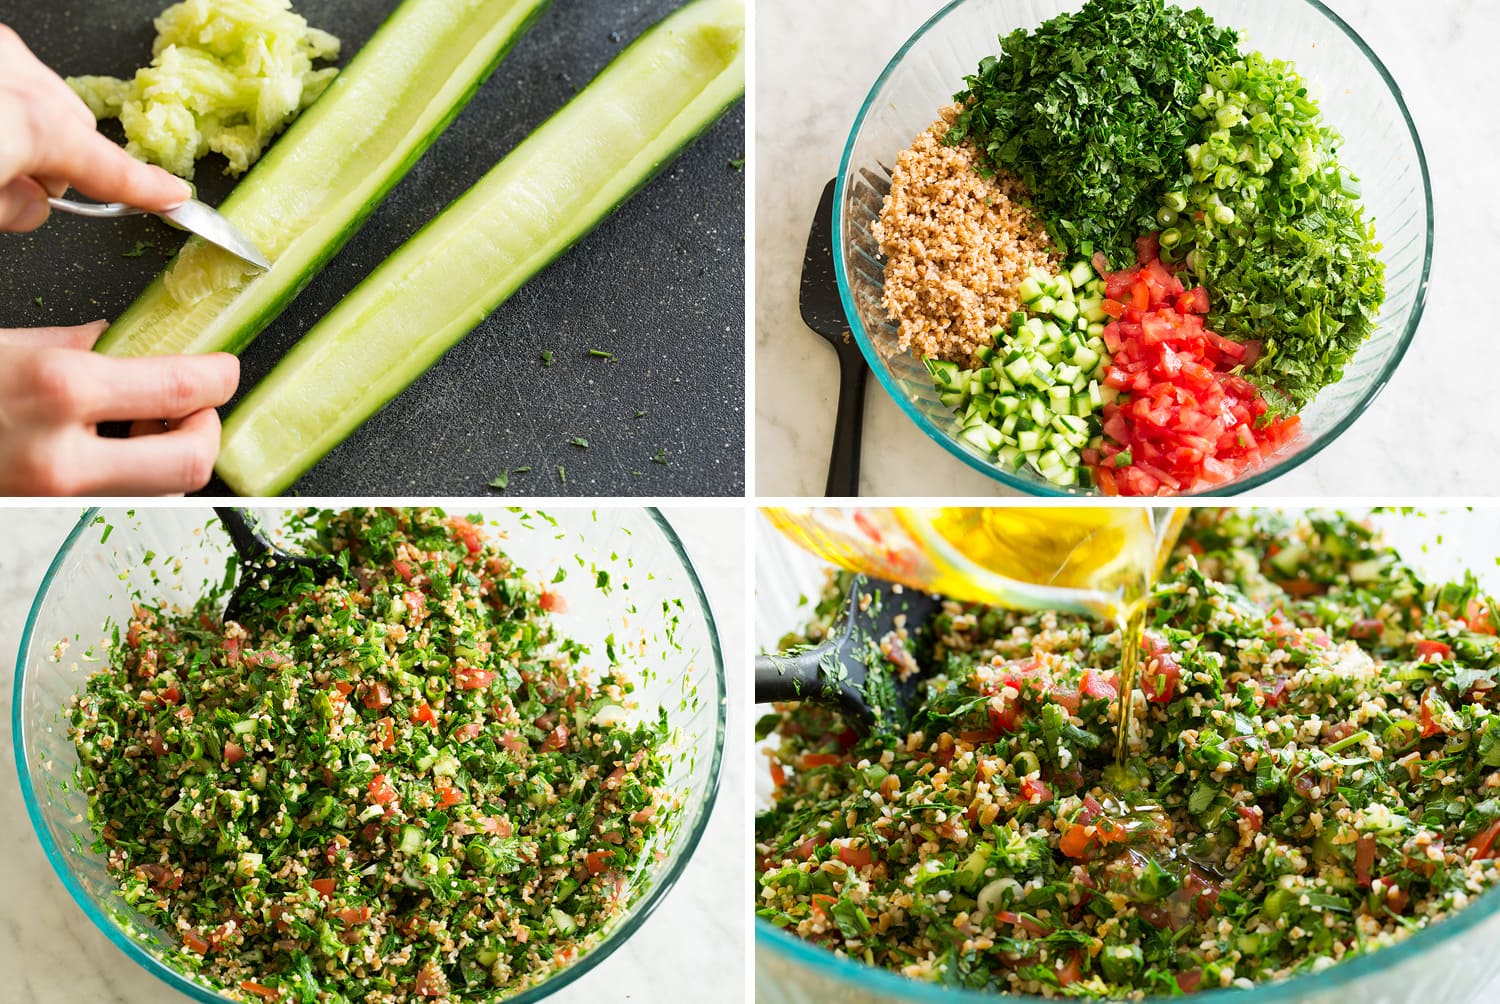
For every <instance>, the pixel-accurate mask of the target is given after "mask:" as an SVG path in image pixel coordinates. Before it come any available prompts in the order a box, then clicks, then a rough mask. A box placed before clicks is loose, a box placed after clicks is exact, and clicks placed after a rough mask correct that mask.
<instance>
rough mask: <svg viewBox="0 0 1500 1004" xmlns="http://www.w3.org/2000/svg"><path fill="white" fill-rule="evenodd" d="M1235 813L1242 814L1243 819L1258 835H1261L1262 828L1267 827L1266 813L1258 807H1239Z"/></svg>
mask: <svg viewBox="0 0 1500 1004" xmlns="http://www.w3.org/2000/svg"><path fill="white" fill-rule="evenodd" d="M1235 811H1237V812H1238V813H1239V814H1240V818H1241V819H1243V820H1244V821H1245V822H1246V823H1248V824H1249V826H1250V829H1251V830H1252V831H1254V832H1256V833H1259V832H1260V828H1261V827H1262V826H1264V825H1265V822H1266V817H1265V813H1264V812H1262V811H1261V808H1260V806H1258V805H1237V806H1235Z"/></svg>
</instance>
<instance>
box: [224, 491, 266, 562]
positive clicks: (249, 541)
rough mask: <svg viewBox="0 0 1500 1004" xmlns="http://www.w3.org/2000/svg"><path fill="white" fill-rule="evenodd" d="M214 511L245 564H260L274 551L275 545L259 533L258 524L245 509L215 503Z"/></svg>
mask: <svg viewBox="0 0 1500 1004" xmlns="http://www.w3.org/2000/svg"><path fill="white" fill-rule="evenodd" d="M214 512H216V513H218V514H219V522H220V523H221V524H222V525H223V527H224V532H225V533H227V534H229V539H230V541H232V542H233V543H234V550H235V552H236V553H237V554H239V556H240V560H242V561H244V562H245V563H246V564H260V563H262V562H263V561H264V560H265V559H266V558H267V557H269V556H270V555H272V554H275V553H276V545H275V544H272V543H271V542H270V540H268V539H267V538H266V535H265V534H263V533H261V531H260V524H258V523H257V522H256V521H255V519H254V517H252V516H251V515H250V514H249V513H248V512H246V511H245V510H243V509H240V508H237V507H235V506H218V505H216V506H214Z"/></svg>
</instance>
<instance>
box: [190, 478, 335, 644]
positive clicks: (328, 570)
mask: <svg viewBox="0 0 1500 1004" xmlns="http://www.w3.org/2000/svg"><path fill="white" fill-rule="evenodd" d="M214 512H216V513H218V514H219V522H220V523H221V524H223V526H224V532H225V533H227V534H229V539H230V541H232V542H233V544H234V550H235V553H236V554H238V555H239V558H240V580H239V583H238V584H236V585H235V587H234V592H233V593H230V594H229V602H228V603H227V604H226V605H225V607H224V619H225V620H226V621H235V622H236V623H239V624H246V625H248V624H249V622H250V621H251V620H252V619H254V618H256V617H258V616H260V614H261V613H262V610H263V604H262V603H261V602H260V600H261V598H262V597H263V596H264V595H265V594H267V593H270V594H272V595H276V596H280V595H283V594H284V593H285V592H286V590H285V589H284V588H281V587H283V586H285V585H286V584H288V583H289V582H293V581H303V582H314V583H318V584H322V583H324V582H327V581H328V580H329V579H330V578H334V577H336V576H339V575H341V574H343V573H342V571H341V570H340V568H339V563H338V562H337V561H335V560H334V559H333V558H329V557H327V556H324V555H317V556H309V555H301V554H292V553H291V552H289V551H284V550H282V549H281V548H280V547H277V546H276V544H274V543H273V542H272V541H271V539H270V538H269V537H267V536H266V535H265V533H264V532H262V531H261V528H260V525H259V524H258V523H257V522H256V521H255V519H254V518H253V517H252V516H251V515H250V514H249V513H248V512H246V511H245V510H243V509H237V508H234V507H232V506H214Z"/></svg>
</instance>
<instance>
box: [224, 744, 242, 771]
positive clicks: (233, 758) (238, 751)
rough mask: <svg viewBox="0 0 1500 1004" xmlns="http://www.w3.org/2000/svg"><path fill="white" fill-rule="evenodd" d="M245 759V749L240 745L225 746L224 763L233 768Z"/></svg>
mask: <svg viewBox="0 0 1500 1004" xmlns="http://www.w3.org/2000/svg"><path fill="white" fill-rule="evenodd" d="M243 759H245V748H244V747H243V746H241V745H240V744H239V743H225V744H224V762H225V763H227V764H230V765H231V766H232V765H234V764H237V763H239V762H240V761H241V760H243Z"/></svg>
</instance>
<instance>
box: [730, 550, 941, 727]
mask: <svg viewBox="0 0 1500 1004" xmlns="http://www.w3.org/2000/svg"><path fill="white" fill-rule="evenodd" d="M897 590H900V591H899V592H898V591H897ZM941 602H942V601H941V600H939V599H938V598H937V597H935V596H930V595H928V594H927V593H923V592H920V591H919V590H916V589H904V588H902V587H901V586H897V585H894V584H892V583H889V582H882V581H880V580H879V579H871V578H868V577H866V576H863V575H857V576H855V577H854V582H853V583H852V584H851V585H850V587H849V596H848V598H847V599H845V601H844V609H843V611H842V613H840V615H839V620H838V621H837V622H835V623H834V626H833V629H832V631H830V633H829V636H828V638H827V639H825V640H824V641H823V643H822V644H820V645H816V646H814V647H812V648H809V649H805V650H803V651H801V652H793V653H789V654H787V655H763V656H760V657H758V658H757V659H756V660H755V700H756V702H757V703H766V702H769V701H816V702H819V703H823V704H832V705H835V706H837V707H838V708H839V710H841V711H842V712H843V713H844V715H845V716H846V717H847V718H848V719H849V724H850V726H851V727H853V728H854V729H855V730H857V731H859V732H868V731H869V730H870V729H871V728H873V727H875V726H876V725H886V726H901V725H904V724H905V723H906V722H907V720H908V719H909V718H910V716H911V712H912V710H913V709H914V708H915V707H916V703H917V700H918V698H919V697H920V691H921V683H922V681H921V679H920V677H919V676H918V675H917V674H915V673H912V674H910V675H908V676H907V677H906V679H905V680H900V679H898V678H897V676H896V674H895V672H894V671H893V669H892V667H891V665H890V663H889V661H888V660H886V659H885V658H884V656H882V655H881V654H880V649H879V646H880V640H881V639H882V638H884V637H885V636H886V635H887V634H890V633H891V632H892V631H894V630H896V622H897V619H898V618H903V617H904V618H905V619H904V620H902V621H901V624H902V626H903V627H905V628H906V630H907V631H909V632H916V631H918V630H919V629H921V628H922V627H924V626H925V625H926V624H927V622H928V621H930V620H931V619H932V615H933V614H934V613H936V612H937V610H938V609H939V606H940V604H941ZM872 666H873V667H875V668H877V669H878V672H877V673H876V674H875V675H874V678H873V679H872V674H871V668H872ZM887 683H889V684H890V687H889V689H887V688H886V684H887ZM871 684H873V686H869V685H871Z"/></svg>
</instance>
